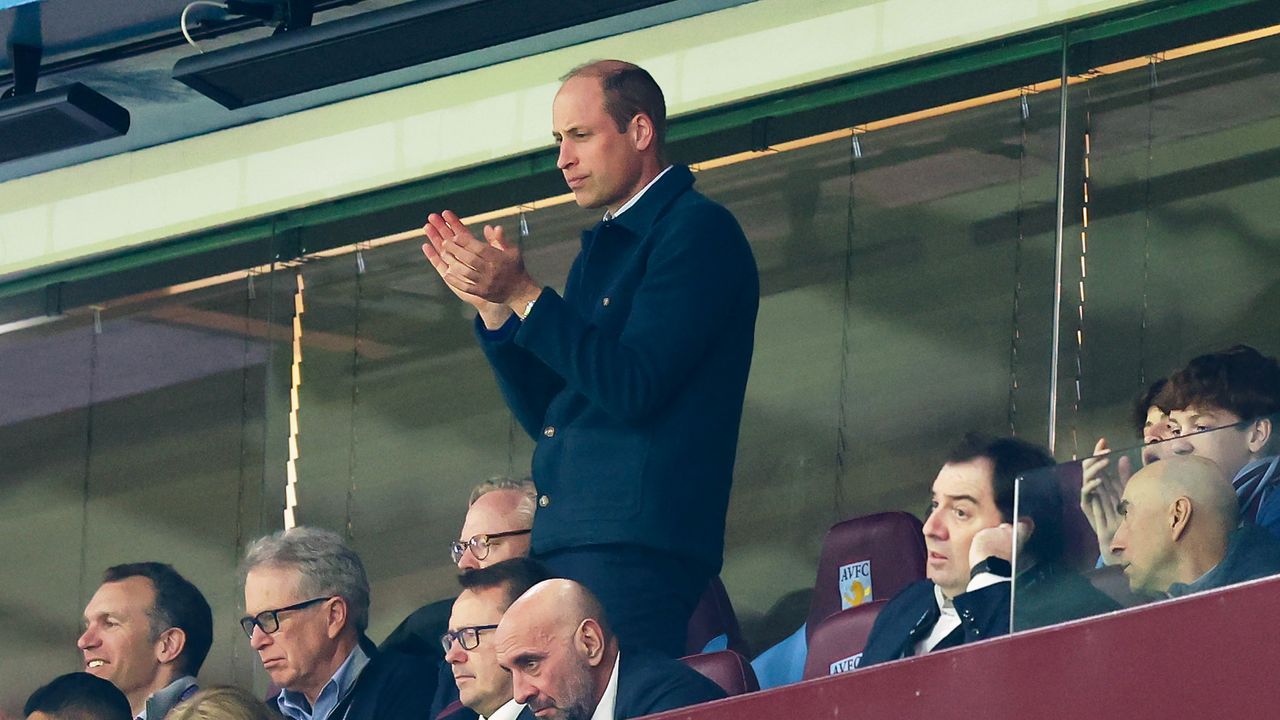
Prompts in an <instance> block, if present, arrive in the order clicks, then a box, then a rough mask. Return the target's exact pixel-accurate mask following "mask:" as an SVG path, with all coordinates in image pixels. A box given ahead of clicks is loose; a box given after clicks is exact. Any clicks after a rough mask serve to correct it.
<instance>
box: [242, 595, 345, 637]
mask: <svg viewBox="0 0 1280 720" xmlns="http://www.w3.org/2000/svg"><path fill="white" fill-rule="evenodd" d="M332 597H333V596H332V595H326V596H324V597H318V598H311V599H310V600H303V601H302V602H300V603H294V604H293V605H289V606H287V607H282V608H276V609H275V610H263V611H262V612H260V613H258V614H257V615H245V616H244V617H242V618H240V627H242V628H244V634H245V635H248V636H249V637H250V638H252V637H253V628H254V626H255V625H256V626H257V627H260V628H262V632H264V633H266V634H268V635H270V634H271V633H273V632H275V631H277V630H279V629H280V613H282V612H289V611H290V610H302V609H303V608H309V607H311V606H312V605H318V604H320V603H322V602H324V601H325V600H328V599H330V598H332Z"/></svg>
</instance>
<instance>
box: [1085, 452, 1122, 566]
mask: <svg viewBox="0 0 1280 720" xmlns="http://www.w3.org/2000/svg"><path fill="white" fill-rule="evenodd" d="M1110 452H1111V448H1110V447H1109V446H1108V445H1107V439H1106V438H1099V439H1098V443H1097V445H1095V446H1094V448H1093V457H1090V458H1085V459H1084V460H1082V461H1081V462H1080V468H1081V473H1082V478H1081V483H1080V509H1081V510H1082V511H1084V516H1085V517H1086V518H1088V520H1089V525H1090V526H1091V527H1092V528H1093V532H1094V534H1096V535H1097V536H1098V550H1099V551H1100V552H1101V554H1102V562H1103V563H1105V564H1107V565H1115V564H1116V563H1117V562H1119V558H1117V557H1116V556H1115V555H1113V554H1112V553H1111V540H1112V538H1114V537H1115V535H1116V529H1117V528H1119V527H1120V521H1121V520H1122V519H1123V518H1121V517H1120V511H1119V506H1120V496H1121V495H1123V494H1124V486H1125V485H1126V484H1128V482H1129V476H1130V475H1132V474H1133V463H1132V462H1131V461H1130V460H1129V458H1128V457H1121V458H1120V460H1119V461H1118V462H1117V463H1116V471H1117V473H1118V474H1119V477H1118V478H1116V477H1113V476H1112V475H1111V474H1110V473H1108V472H1107V468H1108V467H1110V466H1111V458H1109V457H1107V455H1108V454H1109V453H1110Z"/></svg>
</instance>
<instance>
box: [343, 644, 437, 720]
mask: <svg viewBox="0 0 1280 720" xmlns="http://www.w3.org/2000/svg"><path fill="white" fill-rule="evenodd" d="M360 648H361V649H362V650H364V652H365V654H366V655H368V656H369V664H368V665H365V666H364V670H362V671H361V672H360V676H359V677H358V678H356V682H355V685H353V686H352V687H351V690H350V692H348V693H347V695H346V697H345V698H343V699H342V700H341V701H339V703H338V706H337V707H336V708H334V710H333V712H332V713H330V714H329V717H331V718H342V720H400V719H401V718H403V719H404V720H418V719H420V718H425V717H427V712H428V711H429V710H430V709H431V699H432V696H433V695H434V694H435V691H436V677H437V671H436V664H435V663H434V662H433V659H432V658H431V657H429V656H425V655H415V654H412V653H408V652H401V651H396V650H385V651H382V650H379V649H378V648H377V646H375V645H374V644H373V641H372V640H370V639H369V638H367V637H364V636H361V638H360Z"/></svg>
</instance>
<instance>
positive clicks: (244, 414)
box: [229, 268, 257, 684]
mask: <svg viewBox="0 0 1280 720" xmlns="http://www.w3.org/2000/svg"><path fill="white" fill-rule="evenodd" d="M256 272H257V271H256V270H253V269H252V268H251V269H249V270H248V271H247V272H246V273H245V297H244V325H243V326H242V328H241V331H240V336H241V337H242V338H244V343H243V348H244V350H243V354H242V355H241V358H240V469H239V474H240V478H239V479H240V482H239V483H238V484H237V487H236V524H235V544H234V545H233V550H232V556H231V566H232V567H236V566H237V565H238V564H239V563H240V555H241V553H243V552H244V549H245V545H246V543H245V536H244V531H245V527H244V513H245V507H244V496H245V483H246V480H247V478H246V473H247V471H248V469H249V464H248V455H249V443H248V435H249V402H250V398H249V376H250V372H249V369H250V363H249V357H250V355H251V351H252V350H253V340H252V337H253V336H252V334H251V327H252V326H251V324H250V317H251V315H252V313H253V301H254V299H255V297H256V295H257V293H256V292H255V290H254V284H253V276H254V274H255V273H256ZM229 580H230V583H231V596H232V597H235V595H236V593H237V592H238V591H239V589H240V578H239V577H237V576H236V574H235V573H231V574H230V578H229ZM243 648H244V643H240V642H237V643H235V644H234V645H233V646H232V650H231V661H232V662H231V681H232V684H237V683H238V682H240V677H239V673H238V672H237V671H238V670H239V669H240V663H239V660H240V658H241V656H242V653H243V652H244V650H243Z"/></svg>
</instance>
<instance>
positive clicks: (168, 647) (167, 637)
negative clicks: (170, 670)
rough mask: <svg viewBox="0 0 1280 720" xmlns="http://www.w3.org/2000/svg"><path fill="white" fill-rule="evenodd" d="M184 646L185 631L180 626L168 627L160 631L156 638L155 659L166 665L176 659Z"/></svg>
mask: <svg viewBox="0 0 1280 720" xmlns="http://www.w3.org/2000/svg"><path fill="white" fill-rule="evenodd" d="M186 647H187V633H186V631H185V630H183V629H182V628H169V629H168V630H165V631H164V632H162V633H160V637H159V638H158V639H157V640H156V661H157V662H159V663H160V664H161V665H167V664H169V663H171V662H173V661H174V660H177V659H178V656H179V655H181V654H182V651H183V649H184V648H186Z"/></svg>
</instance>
